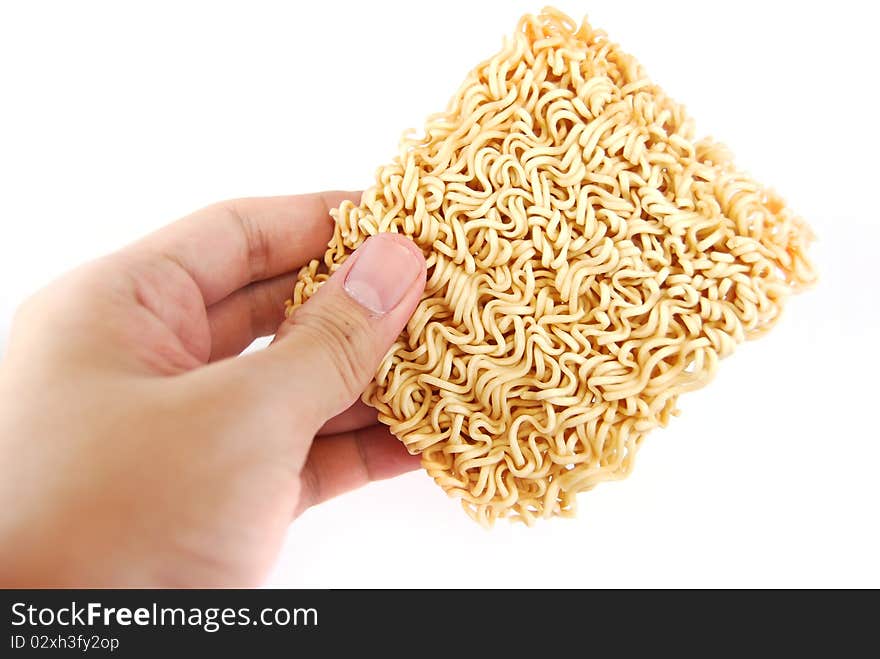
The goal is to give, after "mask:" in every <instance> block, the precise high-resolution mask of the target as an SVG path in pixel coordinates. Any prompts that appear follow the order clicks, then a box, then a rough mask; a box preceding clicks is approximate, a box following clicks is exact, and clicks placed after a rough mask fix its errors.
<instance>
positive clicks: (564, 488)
mask: <svg viewBox="0 0 880 659" xmlns="http://www.w3.org/2000/svg"><path fill="white" fill-rule="evenodd" d="M333 217H334V218H335V222H336V226H335V231H334V235H333V238H332V240H331V242H330V244H329V247H328V249H327V252H326V254H325V256H324V259H323V260H322V261H313V262H312V263H310V264H309V265H308V266H307V267H305V268H304V269H303V270H302V271H301V272H300V273H299V279H298V281H297V283H296V287H295V290H294V292H293V296H292V299H291V301H290V302H289V304H288V312H290V311H292V310H294V309H295V308H296V307H297V306H299V305H301V304H302V303H303V302H305V301H306V300H307V299H308V298H309V297H310V296H311V295H313V294H314V293H315V291H316V290H317V288H318V287H319V286H320V285H321V284H322V282H324V281H326V279H327V278H328V276H329V275H330V274H332V273H333V271H334V270H336V269H337V268H338V267H339V265H340V264H341V263H343V262H344V261H345V259H346V258H347V257H348V256H349V255H350V254H351V253H352V251H353V250H354V249H356V248H357V247H358V246H359V245H360V244H361V243H362V242H363V241H364V240H365V239H366V238H368V237H369V236H371V235H374V234H376V233H380V232H387V231H393V232H399V233H402V234H405V235H406V236H408V237H410V238H411V239H412V240H413V241H414V242H415V243H416V244H417V245H418V246H419V247H420V248H421V249H422V251H423V252H424V255H425V258H426V259H427V264H428V283H427V288H426V289H425V293H424V296H423V298H422V300H421V303H420V304H419V306H418V308H417V309H416V311H415V313H414V314H413V316H412V319H411V320H410V321H409V324H408V325H407V326H406V329H405V330H404V332H403V333H402V334H401V335H400V337H399V339H398V341H397V343H395V344H394V347H393V348H392V349H391V351H390V352H389V353H388V355H387V356H386V357H385V359H384V361H383V362H382V364H381V366H380V367H379V370H378V372H377V373H376V377H375V381H374V382H373V383H372V384H371V385H370V387H369V388H368V389H367V391H366V392H365V393H364V396H363V400H364V401H366V402H367V403H368V404H369V405H372V406H374V407H375V408H376V409H377V410H378V413H379V419H380V420H381V421H382V422H383V423H385V424H387V425H388V426H389V427H390V429H391V431H392V432H393V433H394V434H395V435H396V436H397V437H398V438H399V439H400V441H402V442H403V443H404V444H405V445H406V447H407V448H408V449H409V450H410V452H412V453H419V454H421V456H422V464H423V466H424V468H425V469H426V470H427V472H428V473H429V474H430V475H431V476H432V477H433V478H434V479H435V480H436V482H437V483H438V484H439V485H440V486H441V487H442V488H443V489H444V490H446V492H448V493H449V494H450V495H451V496H454V497H457V498H460V499H461V501H462V503H463V505H464V508H465V510H467V511H468V513H469V514H471V515H472V516H473V517H474V518H475V519H477V520H478V521H480V522H481V523H484V524H490V523H491V522H493V521H494V520H495V519H496V518H499V517H513V518H515V519H519V520H522V521H525V522H527V523H531V522H532V521H534V520H535V519H536V518H538V517H542V516H543V517H550V516H554V515H570V514H572V513H573V511H574V508H575V498H576V497H575V495H576V494H577V493H578V492H583V491H584V490H589V489H591V488H592V487H594V486H595V485H596V484H598V483H601V482H602V481H607V480H612V479H620V478H623V477H624V476H626V475H627V474H628V473H629V471H630V469H631V468H632V465H633V459H634V457H635V454H636V452H637V451H638V448H639V446H640V444H641V442H642V440H643V439H644V438H645V436H646V435H647V434H648V433H649V432H650V431H651V429H653V428H656V427H657V426H662V425H665V424H666V423H667V422H668V421H669V419H670V416H671V415H673V414H675V413H676V412H677V410H676V401H677V399H678V397H679V395H680V394H682V393H684V392H686V391H689V390H692V389H695V388H698V387H701V386H703V385H704V384H706V383H707V382H708V381H709V380H710V379H711V378H712V376H713V374H714V372H715V370H716V366H717V364H718V360H719V359H721V358H722V357H726V356H727V355H729V354H730V353H731V352H732V351H733V350H734V348H736V346H737V344H739V343H741V342H742V341H743V340H745V339H749V338H752V337H755V336H758V335H759V334H761V333H762V332H764V331H766V330H767V329H768V328H769V327H770V326H771V325H773V323H774V322H775V321H776V320H777V318H778V317H779V314H780V313H781V311H782V308H783V304H784V302H785V299H786V297H787V296H788V295H789V294H790V293H792V292H795V291H798V290H799V289H801V288H803V287H804V286H806V285H807V284H809V283H810V282H811V281H812V279H813V277H814V275H813V269H812V266H811V264H810V263H809V261H808V259H807V257H806V256H805V250H806V248H807V246H808V244H809V242H810V240H811V238H812V236H811V232H810V230H809V228H808V227H807V225H806V224H805V223H804V222H803V221H802V220H801V219H799V218H798V217H797V216H795V215H794V214H793V213H792V212H791V211H790V210H789V209H788V208H787V207H786V206H785V204H784V203H783V201H782V200H781V199H780V198H778V197H777V196H776V195H775V194H773V193H772V192H770V191H769V190H768V189H767V188H765V187H764V186H762V185H761V184H759V183H757V182H755V181H753V180H752V179H751V178H749V177H748V176H746V175H745V174H743V173H742V172H740V171H738V170H737V169H736V167H735V166H734V164H733V162H732V160H731V155H730V153H729V152H728V151H727V150H726V149H724V148H723V147H722V146H720V145H718V144H716V143H714V142H712V141H710V140H707V139H696V138H695V136H694V129H693V125H692V123H691V121H690V119H688V117H687V115H686V114H685V111H684V108H683V107H682V106H681V105H679V104H678V103H676V102H675V101H673V100H672V99H670V98H669V97H668V96H666V94H664V93H663V90H662V89H660V88H659V87H658V86H657V85H655V84H654V83H653V82H651V80H650V79H648V77H647V76H646V74H645V72H644V70H643V69H642V67H641V66H640V65H639V63H638V62H637V61H636V60H635V59H634V58H633V57H632V56H630V55H628V54H626V53H624V52H622V51H621V50H620V49H619V48H618V47H617V46H616V45H615V44H614V43H612V42H610V41H609V40H608V39H607V38H606V35H605V34H604V33H603V32H601V31H599V30H596V29H593V28H592V27H591V26H590V25H589V24H588V23H587V22H586V21H584V22H583V23H581V24H580V25H577V24H576V23H575V22H574V21H572V20H571V19H570V18H568V17H567V16H565V15H563V14H561V13H560V12H558V11H556V10H553V9H545V10H543V11H542V12H541V13H540V14H539V15H538V16H525V17H524V18H522V19H521V20H520V22H519V25H518V27H517V29H516V31H515V33H514V34H513V36H512V38H510V39H508V40H506V41H505V42H504V45H503V47H502V49H501V51H500V52H499V53H498V54H497V55H495V56H494V57H492V58H491V59H489V60H487V61H486V62H483V63H482V64H480V65H479V66H477V67H476V68H475V69H474V70H473V71H471V73H470V74H469V75H468V76H467V78H466V79H465V81H464V83H463V84H462V86H461V88H460V89H459V90H458V92H457V93H456V94H455V96H453V98H452V100H451V101H450V103H449V106H448V108H447V109H446V111H445V112H442V113H439V114H436V115H433V116H431V117H429V118H428V120H427V123H426V125H425V130H424V134H423V135H420V136H417V137H413V136H405V137H404V138H403V140H402V143H401V146H400V150H399V155H398V156H397V157H396V158H395V159H394V160H393V161H392V162H391V163H389V164H387V165H385V166H383V167H380V168H379V170H378V171H377V174H376V179H375V185H373V187H371V188H370V189H368V190H366V191H365V192H364V194H363V197H362V199H361V202H360V204H353V203H351V202H345V203H344V204H342V205H341V206H340V207H339V208H338V209H336V210H335V211H334V212H333Z"/></svg>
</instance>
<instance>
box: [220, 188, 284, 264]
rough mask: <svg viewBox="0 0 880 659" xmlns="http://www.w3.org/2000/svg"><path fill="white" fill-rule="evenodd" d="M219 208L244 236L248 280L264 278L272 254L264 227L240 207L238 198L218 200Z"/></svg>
mask: <svg viewBox="0 0 880 659" xmlns="http://www.w3.org/2000/svg"><path fill="white" fill-rule="evenodd" d="M220 208H221V209H222V210H223V211H224V212H225V213H227V214H228V215H229V216H230V217H231V218H232V219H233V220H234V221H235V223H236V224H237V225H238V228H239V230H240V231H241V233H242V236H243V237H244V244H245V245H246V250H247V254H246V257H247V263H248V267H249V270H250V272H249V274H250V280H251V281H258V280H261V279H265V278H266V277H267V276H268V274H269V263H270V261H271V254H272V242H271V241H270V240H269V236H268V234H267V233H266V229H265V228H264V227H263V225H262V224H261V223H260V222H257V221H256V220H254V218H253V216H252V215H251V214H250V213H248V212H246V211H245V210H243V209H242V204H241V201H240V200H238V199H231V200H229V201H224V202H220Z"/></svg>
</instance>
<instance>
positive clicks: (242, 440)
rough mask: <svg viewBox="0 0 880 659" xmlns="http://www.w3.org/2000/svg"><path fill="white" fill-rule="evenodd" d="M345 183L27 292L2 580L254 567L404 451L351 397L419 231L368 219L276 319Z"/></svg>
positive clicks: (184, 576) (196, 224) (126, 252)
mask: <svg viewBox="0 0 880 659" xmlns="http://www.w3.org/2000/svg"><path fill="white" fill-rule="evenodd" d="M350 197H351V195H347V194H344V193H337V192H332V193H322V194H314V195H304V196H295V197H274V198H265V199H243V200H237V201H232V202H226V203H221V204H217V205H214V206H211V207H208V208H205V209H203V210H201V211H199V212H197V213H195V214H193V215H191V216H189V217H187V218H185V219H183V220H180V221H179V222H176V223H174V224H172V225H169V226H168V227H165V228H163V229H161V230H160V231H158V232H156V233H155V234H153V235H150V236H149V237H147V238H144V239H143V240H141V241H139V242H137V243H135V244H133V245H131V246H129V247H126V248H124V249H122V250H120V251H119V252H116V253H114V254H111V255H109V256H106V257H103V258H101V259H98V260H97V261H94V262H92V263H89V264H87V265H85V266H83V267H81V268H79V269H77V270H75V271H74V272H72V273H69V274H68V275H66V276H64V277H62V278H61V279H60V280H58V281H56V282H55V283H53V284H51V285H50V286H49V287H47V288H45V289H44V290H42V291H40V292H39V293H37V294H36V295H35V296H34V297H33V298H31V299H30V300H29V301H27V302H26V303H25V304H24V305H23V306H22V308H21V309H20V310H19V312H18V314H17V316H16V319H15V322H14V324H13V328H12V334H11V337H10V341H9V346H8V350H7V353H6V356H5V359H4V361H3V362H2V363H0V465H2V467H0V473H2V477H0V584H5V585H6V586H14V585H18V586H39V585H42V586H53V585H54V586H61V585H73V586H89V585H96V586H122V585H134V586H152V585H169V586H170V585H178V586H179V585H192V586H206V585H251V584H256V583H259V582H260V581H261V580H262V579H263V578H264V576H265V575H266V573H267V571H268V570H269V568H270V567H271V566H272V563H273V562H274V559H275V557H276V555H277V553H278V550H279V548H280V545H281V542H282V539H283V537H284V534H285V531H286V530H287V527H288V525H289V523H290V521H291V520H292V519H293V518H294V517H295V516H296V515H297V514H299V513H300V512H301V511H303V510H304V509H305V508H307V507H308V506H310V505H312V504H314V503H317V502H319V501H322V500H324V499H326V498H329V497H332V496H336V495H337V494H340V493H342V492H345V491H347V490H350V489H353V488H356V487H359V486H361V485H363V484H365V483H367V482H368V481H370V480H377V479H382V478H388V477H391V476H394V475H397V474H400V473H402V472H405V471H408V470H411V469H414V468H416V467H417V466H418V459H417V458H415V457H412V456H410V455H409V454H408V453H407V452H406V450H405V449H404V447H403V445H402V444H401V443H400V442H398V441H397V440H396V439H395V438H394V437H393V436H391V435H390V433H389V432H388V430H387V428H385V427H384V426H381V425H378V424H377V421H376V413H375V411H374V410H372V409H371V408H368V407H367V406H365V405H363V404H362V403H360V402H356V401H357V399H358V396H359V394H360V392H361V391H362V390H363V389H364V387H365V386H366V385H367V384H368V382H369V381H370V378H371V377H372V375H373V373H374V372H375V369H376V367H377V366H378V364H379V362H380V360H381V359H382V357H383V356H384V355H385V353H386V352H387V350H388V349H389V348H390V346H391V344H392V343H393V342H394V340H395V339H396V337H397V336H398V334H399V333H400V331H401V329H402V328H403V327H404V325H405V324H406V322H407V320H408V318H409V316H410V314H411V313H412V311H413V309H414V308H415V306H416V304H417V303H418V301H419V298H420V296H421V293H422V291H423V289H424V285H425V264H424V259H423V257H422V254H421V252H420V251H419V250H418V248H417V247H416V246H415V245H413V244H412V243H411V242H410V241H408V240H407V239H406V238H403V237H401V236H399V235H396V234H381V235H379V236H376V237H374V238H371V239H370V240H368V241H367V242H366V243H365V244H364V245H363V246H362V247H361V248H360V249H359V250H358V251H357V252H356V253H355V254H354V255H353V256H352V257H351V258H349V259H348V261H347V262H346V263H345V265H344V266H343V267H342V268H341V269H340V270H339V271H338V272H336V273H335V274H334V275H333V277H332V278H331V279H330V280H329V281H328V282H327V283H326V284H325V285H324V286H323V287H322V288H321V290H320V291H319V293H318V294H317V295H316V296H315V297H314V298H313V299H311V300H310V301H309V302H308V303H307V304H306V305H304V306H302V307H300V308H299V309H297V310H296V312H295V313H294V314H293V315H292V316H291V317H290V318H289V319H286V320H284V319H283V306H284V305H283V302H284V300H285V298H287V297H288V296H289V294H290V292H291V291H292V290H293V283H294V281H295V278H296V271H297V269H298V268H299V267H300V266H301V265H303V264H305V263H307V262H308V261H309V260H310V259H312V258H316V257H318V256H320V255H321V254H322V253H323V251H324V248H325V246H326V244H327V241H328V240H329V238H330V234H331V231H332V221H331V219H330V217H329V215H328V209H329V208H333V207H335V206H337V205H338V204H339V203H340V202H341V201H342V200H343V199H346V198H350ZM276 330H277V332H276ZM273 332H276V338H275V341H274V343H273V344H272V345H271V346H270V347H268V348H267V349H265V350H262V351H258V352H253V353H248V354H245V355H242V356H240V357H236V358H234V359H230V358H229V357H232V356H234V355H237V354H238V353H240V352H241V351H242V350H243V349H244V348H245V347H246V346H248V345H249V344H250V343H251V341H252V340H253V339H255V338H257V337H259V336H264V335H269V334H272V333H273ZM316 436H317V439H315V438H316Z"/></svg>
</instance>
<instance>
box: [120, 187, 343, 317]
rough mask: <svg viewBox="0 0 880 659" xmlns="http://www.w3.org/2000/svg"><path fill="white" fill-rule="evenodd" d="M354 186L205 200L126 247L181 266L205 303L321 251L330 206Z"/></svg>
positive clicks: (329, 228)
mask: <svg viewBox="0 0 880 659" xmlns="http://www.w3.org/2000/svg"><path fill="white" fill-rule="evenodd" d="M358 197H359V193H356V192H339V191H334V192H318V193H314V194H305V195H293V196H284V197H263V198H250V199H235V200H232V201H225V202H221V203H219V204H214V205H213V206H208V207H207V208H203V209H202V210H200V211H196V212H195V213H193V214H192V215H190V216H188V217H185V218H183V219H182V220H178V221H177V222H175V223H173V224H170V225H168V226H167V227H164V228H162V229H159V231H157V232H155V233H153V234H151V235H149V236H147V237H146V238H144V239H142V240H140V241H139V242H137V243H135V244H134V245H132V246H131V247H129V248H128V249H129V250H132V251H134V252H138V253H141V254H143V255H146V256H148V257H150V258H156V259H162V260H165V261H170V262H171V263H172V264H174V265H176V266H179V267H180V268H182V269H183V270H185V271H186V272H187V273H188V274H189V275H190V276H191V277H192V278H193V280H194V281H195V282H196V284H197V285H198V287H199V289H200V290H201V292H202V297H203V298H204V300H205V304H206V305H211V304H214V303H215V302H217V301H219V300H222V299H223V298H225V297H226V296H227V295H229V294H230V293H232V292H233V291H236V290H238V289H239V288H241V287H242V286H246V285H247V284H249V283H251V282H255V281H260V280H263V279H269V278H271V277H275V276H277V275H280V274H283V273H286V272H290V271H291V270H294V269H296V268H299V267H300V266H302V265H304V264H305V263H307V262H308V261H309V260H310V259H313V258H317V257H318V256H320V255H321V254H322V253H323V252H324V250H325V249H326V247H327V242H328V241H329V240H330V237H331V235H332V232H333V224H332V220H331V218H330V209H331V208H335V207H337V206H338V205H339V204H341V203H342V202H343V201H344V200H346V199H352V200H357V198H358Z"/></svg>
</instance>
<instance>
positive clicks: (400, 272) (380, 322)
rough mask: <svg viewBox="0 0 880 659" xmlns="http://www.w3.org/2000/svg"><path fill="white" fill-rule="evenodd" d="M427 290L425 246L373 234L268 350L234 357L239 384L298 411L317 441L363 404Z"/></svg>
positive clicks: (281, 330)
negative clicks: (320, 434)
mask: <svg viewBox="0 0 880 659" xmlns="http://www.w3.org/2000/svg"><path fill="white" fill-rule="evenodd" d="M424 287H425V261H424V258H423V256H422V253H421V251H420V250H419V248H418V247H416V245H415V244H414V243H412V242H411V241H410V240H408V239H407V238H405V237H404V236H401V235H399V234H393V233H382V234H378V235H376V236H373V237H372V238H369V239H368V240H367V241H366V242H365V243H364V244H363V245H362V246H361V247H360V248H359V249H358V250H357V251H356V252H355V253H354V254H352V256H351V257H349V258H348V259H347V260H346V261H345V263H344V264H343V265H342V266H341V267H340V268H339V269H338V270H337V271H336V272H335V273H334V274H333V276H332V277H330V279H329V280H327V281H326V282H325V283H324V284H323V285H322V286H321V288H320V289H319V290H318V292H317V293H316V294H315V295H314V296H313V297H312V298H311V299H310V300H309V301H308V302H307V303H306V304H304V305H303V306H301V307H299V308H298V309H296V311H294V313H293V314H291V316H290V317H289V318H288V319H287V320H285V322H284V323H283V324H282V325H281V326H280V327H279V328H278V332H277V333H276V337H275V342H274V343H273V344H272V345H271V346H269V348H267V349H266V350H262V351H260V352H257V353H253V354H250V355H245V356H244V357H243V358H241V359H236V360H234V361H235V369H237V371H238V374H237V375H236V379H237V380H238V381H239V382H245V383H252V384H248V386H259V387H260V388H261V389H262V390H263V391H264V395H265V396H266V397H267V398H272V399H274V400H275V401H277V404H278V405H279V407H280V408H282V409H287V410H292V411H295V412H296V413H297V422H298V425H299V427H300V428H302V429H304V430H305V429H308V430H310V431H311V433H310V435H309V436H312V435H314V433H315V432H316V431H317V430H318V429H319V428H320V427H321V426H322V425H324V423H325V422H326V421H327V420H328V419H330V418H332V417H334V416H336V415H337V414H339V413H340V412H342V411H344V410H345V409H347V408H348V407H349V406H351V405H352V403H354V401H355V400H357V398H358V396H360V394H361V392H362V391H363V390H364V388H365V387H366V386H367V384H368V383H369V381H370V380H371V379H372V377H373V375H374V374H375V372H376V368H377V367H378V365H379V363H380V362H381V361H382V358H383V357H384V356H385V354H386V353H387V352H388V349H389V348H390V347H391V346H392V344H393V343H394V341H395V340H396V339H397V337H398V336H399V334H400V332H401V330H402V329H403V327H404V325H406V322H407V320H408V319H409V317H410V315H411V314H412V312H413V309H415V307H416V305H417V304H418V301H419V299H420V297H421V294H422V291H423V290H424ZM300 450H301V447H300Z"/></svg>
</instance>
